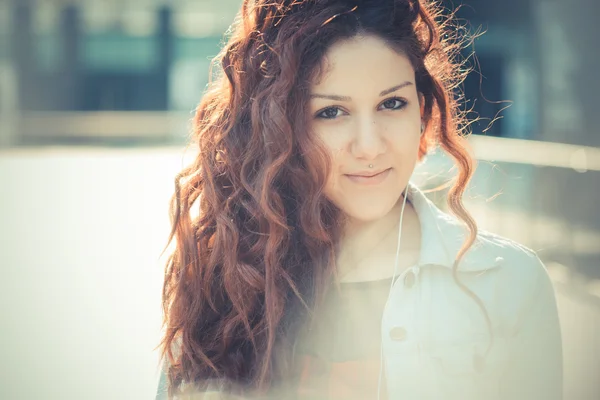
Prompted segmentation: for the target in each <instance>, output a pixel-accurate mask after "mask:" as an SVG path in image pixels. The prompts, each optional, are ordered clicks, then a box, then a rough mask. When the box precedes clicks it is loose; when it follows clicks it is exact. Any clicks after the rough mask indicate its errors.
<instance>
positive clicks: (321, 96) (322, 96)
mask: <svg viewBox="0 0 600 400" xmlns="http://www.w3.org/2000/svg"><path fill="white" fill-rule="evenodd" d="M412 84H413V83H412V82H409V81H406V82H403V83H401V84H399V85H396V86H394V87H391V88H389V89H386V90H383V91H382V92H381V93H379V97H383V96H385V95H386V94H390V93H393V92H395V91H396V90H399V89H402V88H404V87H406V86H410V85H412ZM310 98H311V99H317V98H318V99H329V100H335V101H351V100H352V98H351V97H349V96H337V95H334V94H317V93H315V94H311V95H310Z"/></svg>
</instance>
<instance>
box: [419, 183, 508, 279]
mask: <svg viewBox="0 0 600 400" xmlns="http://www.w3.org/2000/svg"><path fill="white" fill-rule="evenodd" d="M408 201H410V202H411V204H412V205H413V207H414V209H415V211H416V213H417V215H418V217H419V221H420V223H421V256H420V260H419V265H421V266H424V265H431V264H433V265H442V266H445V267H447V268H450V269H451V268H452V267H453V265H454V260H455V258H456V256H457V254H458V252H459V251H460V249H461V247H462V246H463V244H464V242H465V240H466V239H467V237H468V235H469V230H468V228H467V227H466V225H464V224H463V223H462V222H461V221H459V220H458V219H457V218H456V217H454V216H451V215H449V214H447V213H445V212H443V211H442V210H440V209H439V208H438V207H437V206H436V205H435V204H433V202H432V201H431V200H429V199H428V198H427V197H426V196H425V194H424V193H423V192H422V191H421V190H420V189H419V188H418V187H417V186H416V185H414V184H413V183H412V182H410V183H409V185H408ZM497 253H498V246H497V245H494V244H493V243H492V242H491V241H490V240H489V239H487V238H486V237H483V236H482V235H480V234H478V235H477V238H476V239H475V242H474V243H473V245H472V246H471V247H470V248H469V250H468V251H467V253H466V254H465V255H464V257H463V258H462V260H461V262H460V264H459V267H458V270H459V271H467V272H477V271H485V270H488V269H491V268H495V267H497V266H499V265H500V264H501V263H502V261H503V259H502V257H499V256H497Z"/></svg>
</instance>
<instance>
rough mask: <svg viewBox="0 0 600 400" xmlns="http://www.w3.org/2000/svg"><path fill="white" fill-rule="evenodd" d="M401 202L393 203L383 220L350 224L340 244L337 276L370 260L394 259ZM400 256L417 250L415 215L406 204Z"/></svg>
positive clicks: (418, 236) (417, 228)
mask: <svg viewBox="0 0 600 400" xmlns="http://www.w3.org/2000/svg"><path fill="white" fill-rule="evenodd" d="M403 202H404V198H403V197H400V199H399V200H398V201H397V202H396V204H395V205H394V207H393V208H392V209H391V210H390V212H388V213H387V214H386V215H385V216H384V217H382V218H379V219H377V220H373V221H357V220H349V221H348V222H347V224H346V226H345V229H344V232H343V235H342V238H341V240H340V244H339V253H338V265H339V266H340V272H341V273H342V274H343V273H344V271H343V270H352V269H354V268H358V267H359V266H360V264H361V263H368V260H369V259H370V258H372V257H373V256H378V255H379V256H380V255H382V254H385V253H390V254H393V255H395V253H396V250H397V244H398V224H399V222H400V213H401V211H402V203H403ZM402 225H403V226H402V242H401V248H400V251H401V254H402V253H403V252H405V251H415V249H417V248H419V247H420V224H419V221H418V217H417V214H416V211H415V210H414V208H413V207H412V204H410V203H409V202H408V201H407V202H406V206H405V208H404V217H403V223H402Z"/></svg>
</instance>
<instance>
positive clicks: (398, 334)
mask: <svg viewBox="0 0 600 400" xmlns="http://www.w3.org/2000/svg"><path fill="white" fill-rule="evenodd" d="M390 338H391V339H392V340H393V341H396V342H401V341H403V340H406V329H404V328H403V327H401V326H395V327H394V328H392V330H391V331H390Z"/></svg>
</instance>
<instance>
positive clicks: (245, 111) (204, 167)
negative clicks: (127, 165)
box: [161, 0, 489, 394]
mask: <svg viewBox="0 0 600 400" xmlns="http://www.w3.org/2000/svg"><path fill="white" fill-rule="evenodd" d="M444 21H446V22H444ZM448 21H449V18H448V17H443V15H442V12H441V11H440V8H438V6H437V5H436V4H433V3H431V2H428V1H425V0H421V1H418V0H371V1H368V0H363V1H360V0H354V1H352V0H345V1H344V0H318V1H315V0H304V1H301V0H295V1H289V0H286V1H283V0H280V1H274V0H254V1H251V0H246V1H244V2H243V5H242V8H241V10H240V12H239V14H238V16H237V18H236V21H235V23H234V24H233V26H232V29H231V31H230V37H229V40H228V42H227V44H226V45H225V46H224V48H223V49H222V51H221V53H220V54H219V55H218V56H217V58H216V61H218V62H220V67H221V68H220V70H219V71H218V72H219V73H218V74H216V77H215V78H214V79H212V80H211V84H210V86H209V89H208V90H207V92H206V94H205V95H204V97H203V99H202V101H201V103H200V105H199V106H198V108H197V111H196V116H195V120H194V131H193V139H194V143H196V144H197V146H198V156H197V158H196V159H195V160H194V162H193V163H192V164H191V165H190V166H188V167H186V168H185V169H184V170H183V171H181V173H180V174H178V176H177V178H176V181H175V184H176V191H175V194H174V196H173V199H172V225H173V229H172V232H171V236H170V238H169V242H171V241H172V240H173V239H175V240H176V248H175V250H174V252H173V253H172V255H171V256H170V258H169V260H168V263H167V268H166V271H165V280H164V288H163V308H164V315H165V319H164V327H165V336H164V338H163V340H162V342H161V350H162V354H163V357H165V358H168V363H169V365H170V367H169V382H170V387H171V391H170V392H171V394H173V393H175V389H176V388H177V387H179V386H180V385H181V384H182V383H186V382H193V383H194V384H195V385H197V386H198V388H200V389H202V387H203V385H204V383H205V382H208V381H210V380H215V379H216V380H223V381H228V382H234V383H235V384H236V385H238V386H239V387H242V388H244V390H246V389H247V390H253V389H258V390H259V391H264V390H267V389H269V388H270V387H272V386H275V384H276V382H278V381H279V380H282V379H284V378H285V376H286V375H287V374H288V373H289V372H290V370H291V368H292V365H293V362H294V360H293V356H294V354H293V349H294V343H295V341H296V338H297V337H298V334H299V332H300V326H301V325H306V324H303V322H306V321H307V318H308V321H309V322H310V321H312V320H311V319H310V317H311V315H312V314H313V311H314V310H315V309H317V308H318V307H319V305H320V302H321V300H322V298H323V296H324V293H325V290H326V287H327V286H328V284H329V283H330V278H331V277H332V274H333V268H334V256H335V245H336V243H337V241H338V238H339V237H340V233H341V229H340V226H341V223H340V221H341V219H342V214H341V211H340V210H339V209H337V208H336V207H335V206H334V205H333V204H332V203H331V202H329V201H328V200H327V198H325V197H324V195H323V188H324V185H325V180H326V177H327V171H328V168H329V165H330V161H329V159H328V154H327V153H326V151H325V150H324V149H323V148H321V147H320V146H319V145H318V143H317V142H316V141H315V140H313V139H312V138H311V135H310V131H309V127H308V119H307V118H308V116H307V112H306V104H308V95H309V86H310V82H311V81H312V79H314V78H315V76H317V75H318V74H319V73H320V68H321V67H322V60H323V56H324V54H325V52H326V51H327V50H328V48H329V47H330V46H331V45H332V44H333V43H335V42H337V41H340V40H344V39H348V38H352V37H355V36H356V35H359V34H363V35H364V34H368V35H375V36H377V37H379V38H381V39H383V40H384V41H385V42H386V43H387V44H388V45H389V46H390V47H391V48H393V49H395V50H397V51H399V52H402V53H403V54H405V55H406V56H407V57H408V58H409V59H410V61H411V63H412V65H413V67H414V70H415V74H416V85H417V90H418V92H419V94H420V96H421V98H422V100H423V101H422V107H423V115H424V122H425V126H426V129H425V134H424V135H423V136H422V141H421V146H420V157H423V156H424V155H425V154H426V153H427V151H428V150H429V149H430V148H431V147H432V146H434V145H435V144H440V146H441V147H442V148H443V149H444V150H445V151H446V152H447V153H448V154H450V155H451V156H452V157H453V158H454V159H455V161H456V164H457V166H458V176H457V179H456V180H455V182H454V185H453V187H452V188H451V189H450V191H449V195H448V203H449V207H450V209H451V210H452V212H453V213H454V214H456V215H457V216H458V217H459V218H460V219H461V220H463V221H464V222H465V223H466V225H467V226H468V228H469V230H470V231H471V235H470V236H469V238H468V240H467V241H466V243H465V245H464V246H463V250H462V251H461V253H460V256H459V258H460V257H462V255H463V254H464V252H465V251H466V249H467V248H468V247H469V246H470V245H471V244H472V243H473V241H474V238H475V235H476V232H477V227H476V225H475V223H474V221H473V219H472V218H471V217H470V216H469V214H468V213H467V211H466V210H465V209H464V207H463V205H462V200H461V199H462V195H463V192H464V190H465V187H466V185H467V182H468V181H469V179H470V177H471V175H472V173H473V161H472V159H471V157H470V155H469V153H468V152H467V150H466V147H465V144H464V139H463V135H462V129H463V128H464V127H465V126H466V125H465V124H464V121H463V114H462V113H461V112H460V111H459V108H458V102H457V96H456V95H455V92H454V91H455V89H456V88H457V85H458V84H459V83H460V82H461V80H462V78H463V76H462V75H461V74H460V72H459V71H460V68H459V67H460V62H459V61H458V58H457V56H458V53H459V50H460V47H459V41H458V40H457V33H456V30H455V29H454V28H455V26H453V25H450V24H449V23H448ZM193 207H198V209H197V211H198V214H197V216H196V217H193V216H192V214H191V212H190V211H191V210H192V209H193ZM457 263H458V261H457ZM457 263H456V264H455V273H454V277H455V280H456V281H457V282H458V279H457V276H456V265H457ZM458 283H459V284H460V282H458ZM462 287H463V289H464V290H465V291H467V292H468V289H467V288H466V287H464V286H462ZM469 293H470V292H469ZM470 294H471V295H472V293H470ZM473 296H474V295H473ZM474 298H475V297H474ZM475 300H476V301H478V304H480V306H481V307H482V308H483V305H482V304H481V302H480V301H479V299H477V298H475ZM484 311H485V310H484ZM486 316H487V314H486ZM488 323H489V318H488ZM309 325H310V324H309Z"/></svg>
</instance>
